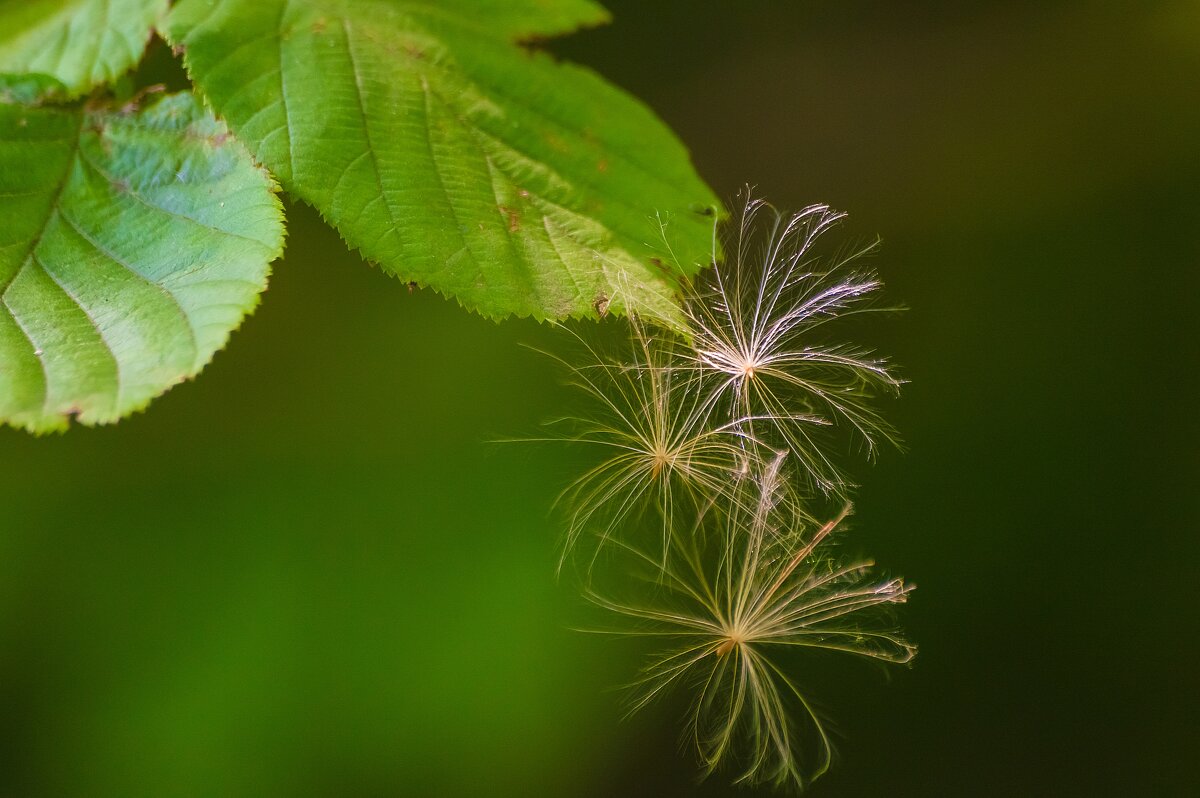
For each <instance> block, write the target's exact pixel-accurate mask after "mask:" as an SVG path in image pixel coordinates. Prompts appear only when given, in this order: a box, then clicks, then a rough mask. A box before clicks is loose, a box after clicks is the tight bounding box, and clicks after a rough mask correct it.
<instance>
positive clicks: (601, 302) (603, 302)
mask: <svg viewBox="0 0 1200 798" xmlns="http://www.w3.org/2000/svg"><path fill="white" fill-rule="evenodd" d="M608 304H609V299H608V294H606V293H604V292H603V291H598V292H597V293H596V298H595V299H593V300H592V309H593V310H595V311H596V315H598V316H600V317H601V318H603V317H604V316H607V315H608Z"/></svg>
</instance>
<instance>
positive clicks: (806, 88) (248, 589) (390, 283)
mask: <svg viewBox="0 0 1200 798" xmlns="http://www.w3.org/2000/svg"><path fill="white" fill-rule="evenodd" d="M609 5H610V7H611V8H612V10H613V11H614V13H615V15H616V18H617V22H616V24H615V25H614V26H612V27H610V28H607V29H603V30H598V31H591V32H587V33H584V34H581V35H579V36H576V37H573V38H572V39H570V40H566V41H563V42H558V43H555V44H554V50H555V51H556V52H559V53H561V54H562V55H563V56H564V57H569V58H572V59H574V60H578V61H582V62H584V63H587V64H590V65H592V66H594V67H595V68H597V69H598V70H600V71H601V72H603V73H604V74H605V75H607V76H609V77H610V78H612V79H613V80H615V81H617V82H618V83H620V84H622V85H624V86H626V87H627V88H629V89H630V90H631V91H633V92H635V93H636V94H637V95H639V96H640V97H642V98H643V99H645V100H646V101H647V102H648V103H649V104H650V105H651V106H652V107H654V108H655V109H656V110H657V111H658V112H659V113H660V114H661V115H662V116H663V117H664V118H665V119H666V120H667V121H668V122H669V123H670V124H671V125H672V126H673V127H674V128H675V129H676V130H677V131H678V132H679V134H680V136H681V137H682V138H683V139H684V140H685V141H686V142H688V143H689V145H690V146H691V148H692V152H693V154H694V157H695V161H696V164H697V166H698V168H699V170H700V172H701V174H702V175H704V176H705V177H706V178H707V179H708V180H709V181H710V182H711V184H712V185H713V186H714V188H716V189H717V191H718V192H719V193H720V194H722V195H723V196H732V195H733V194H734V192H736V191H737V189H738V188H739V187H740V186H742V185H743V184H744V183H747V182H748V183H752V184H755V185H756V186H757V191H758V193H759V195H761V196H764V197H767V198H769V199H771V200H773V201H774V202H776V203H777V204H779V205H781V206H785V207H798V206H801V205H804V204H808V203H811V202H815V201H824V202H829V203H831V204H833V205H835V206H836V207H839V208H842V209H845V210H848V211H850V212H851V214H852V215H851V218H850V221H849V222H848V223H847V225H846V228H845V230H846V232H847V233H848V234H850V235H853V236H860V237H870V236H873V235H875V234H879V235H880V236H882V237H883V239H884V249H883V253H882V255H881V256H880V257H879V258H877V260H876V265H877V266H878V268H879V269H880V270H881V271H882V273H883V275H884V277H885V279H886V281H887V282H888V285H889V294H890V297H891V298H893V299H896V300H899V301H903V302H905V303H907V304H908V305H909V306H910V307H911V311H910V312H909V313H907V314H905V315H904V316H903V317H901V318H900V319H898V320H887V321H885V320H880V321H879V322H878V323H877V324H875V323H874V322H872V324H873V325H874V326H870V327H867V328H864V329H863V330H862V334H863V336H864V337H865V338H866V339H868V340H871V341H875V342H877V343H879V344H880V345H881V346H882V347H883V348H885V349H886V350H887V351H889V352H892V353H894V354H895V356H896V359H897V360H898V361H899V362H900V363H902V364H903V366H904V373H905V375H906V376H907V377H909V378H910V379H911V380H912V385H911V386H910V387H909V389H908V390H907V392H906V395H905V398H904V400H903V401H902V402H900V403H898V404H897V405H895V407H894V408H892V415H893V417H894V418H895V420H896V422H897V423H898V425H899V426H900V427H901V428H902V429H903V430H904V431H905V433H906V437H907V440H908V443H909V447H910V451H909V453H908V454H906V455H903V456H901V455H898V454H888V455H886V456H885V457H884V458H883V460H882V462H881V463H880V464H879V466H878V467H876V468H875V469H873V470H869V471H867V470H864V472H863V475H862V481H863V483H864V488H863V490H862V493H861V498H860V500H859V503H858V516H857V519H856V530H855V533H854V536H853V538H851V539H849V540H848V541H847V544H846V545H848V546H851V547H853V548H855V549H856V550H861V551H864V552H869V553H870V554H872V555H873V556H875V557H876V558H877V559H878V560H879V561H880V562H881V563H882V564H883V565H884V566H886V567H887V569H888V570H889V571H892V572H895V573H903V574H905V575H907V576H909V577H910V578H912V579H913V580H914V581H915V582H916V583H917V584H919V585H920V589H919V590H918V591H917V593H916V595H915V598H914V600H913V602H912V603H911V605H910V606H909V607H908V608H907V610H906V612H905V614H904V620H905V623H906V626H907V628H908V629H909V630H910V632H911V634H912V635H913V637H914V638H915V639H916V640H917V641H919V642H920V644H921V646H922V650H921V655H920V657H919V658H918V660H917V663H916V665H915V667H914V668H913V669H912V670H905V671H901V672H898V673H896V674H894V678H892V679H891V680H890V681H889V680H886V679H884V678H882V677H881V676H880V675H879V674H878V673H877V672H875V671H873V670H871V669H869V668H862V667H853V666H849V665H847V664H846V663H842V662H840V661H836V660H834V661H829V662H820V663H816V664H814V670H813V672H812V674H810V675H811V677H812V679H811V680H810V682H809V683H810V686H811V688H812V690H813V691H814V692H815V693H816V694H817V695H819V696H822V697H824V698H825V702H824V703H825V704H826V705H827V706H828V707H829V709H830V711H831V712H832V713H833V715H834V716H835V717H836V718H837V719H838V720H839V727H840V730H841V732H842V734H843V739H842V741H841V743H840V746H839V747H840V750H841V754H842V756H841V761H840V763H839V765H838V767H837V769H836V770H835V771H834V772H833V773H832V774H831V775H829V776H828V777H827V778H826V779H824V780H822V781H821V782H819V783H818V786H817V788H816V789H815V790H814V792H813V794H814V795H824V796H873V795H884V794H886V795H889V796H965V795H972V796H974V795H985V796H1017V795H1021V796H1025V795H1039V796H1042V795H1044V796H1071V795H1080V796H1084V795H1086V796H1097V795H1105V796H1120V795H1151V796H1194V795H1200V775H1198V773H1197V767H1198V761H1197V760H1200V720H1198V718H1200V714H1198V713H1200V700H1198V698H1200V688H1198V680H1197V665H1196V662H1197V655H1198V654H1200V650H1198V647H1197V642H1196V640H1197V632H1198V631H1200V629H1198V627H1200V610H1198V609H1197V604H1196V595H1197V584H1198V581H1200V580H1198V577H1200V573H1198V570H1200V569H1198V567H1197V566H1198V561H1200V558H1198V554H1200V547H1198V543H1197V540H1198V534H1200V524H1198V521H1200V501H1198V494H1197V482H1198V478H1200V467H1198V458H1197V445H1198V444H1200V423H1198V421H1197V418H1198V416H1197V400H1198V399H1200V390H1198V384H1200V383H1198V380H1197V377H1196V371H1197V368H1198V367H1200V336H1198V335H1197V333H1198V332H1200V330H1198V325H1197V323H1196V311H1195V305H1196V302H1197V299H1198V297H1200V290H1198V289H1200V278H1198V276H1197V272H1198V269H1197V266H1198V265H1200V257H1198V256H1200V243H1198V240H1200V238H1198V233H1200V224H1198V222H1200V190H1197V180H1198V178H1200V157H1198V153H1197V142H1198V141H1200V6H1197V4H1196V3H1194V2H1111V3H1106V2H1092V3H1081V2H1028V3H1019V2H994V3H974V4H961V3H935V2H919V3H917V2H914V3H896V2H889V1H888V0H878V1H877V2H864V1H861V0H860V1H855V2H846V3H816V2H789V3H783V2H761V3H734V2H727V3H718V2H705V3H697V2H685V1H684V0H672V1H671V2H661V1H659V0H656V2H638V1H637V0H622V2H610V3H609ZM161 57H162V54H161V53H160V58H161ZM289 220H290V228H291V233H290V241H289V248H288V254H287V256H286V257H285V259H284V260H283V261H282V262H281V263H279V264H277V266H276V270H275V271H276V273H275V277H274V278H273V280H272V283H271V288H270V290H269V291H268V293H267V294H266V296H265V297H264V304H263V306H262V308H261V309H260V310H259V312H258V313H257V314H256V315H255V316H254V317H253V318H252V319H250V320H249V321H248V322H247V323H246V325H245V327H244V328H243V330H242V331H241V332H239V333H238V334H237V335H236V336H235V337H234V339H233V341H232V343H231V345H230V347H229V349H228V350H227V351H226V352H224V353H222V354H220V355H218V357H217V359H216V361H215V362H214V363H213V365H212V366H211V367H210V368H209V369H208V370H207V371H206V372H205V373H204V375H203V376H202V377H201V378H200V379H199V380H198V381H197V382H195V383H194V384H190V385H186V386H183V387H180V388H178V389H176V390H174V391H172V392H171V393H170V394H168V395H167V396H166V397H165V398H163V399H162V400H160V401H158V402H156V403H155V404H154V405H153V406H152V407H151V409H150V411H149V412H148V413H146V414H143V415H140V416H137V417H135V418H132V419H130V420H128V421H126V422H124V423H122V424H121V425H119V426H118V427H115V428H109V429H101V430H86V429H77V430H74V431H72V432H71V433H69V434H68V435H65V436H58V437H51V438H46V439H41V440H35V439H32V438H30V437H27V436H25V435H23V434H20V433H16V432H13V431H8V430H5V431H0V508H2V514H0V795H4V796H43V795H44V796H143V795H144V796H173V795H179V796H289V795H322V796H330V795H339V796H340V795H347V796H351V795H352V796H434V795H436V796H473V797H474V796H505V795H513V796H572V797H574V796H580V797H591V796H597V797H599V796H625V795H629V796H640V795H646V796H684V795H724V794H729V791H728V790H727V789H726V788H725V787H724V784H725V781H724V780H722V779H721V778H719V777H718V778H715V779H712V780H710V781H709V782H706V783H705V784H703V785H701V786H699V787H697V786H696V785H695V783H694V763H693V762H692V761H691V759H690V754H689V753H687V752H683V753H681V752H680V750H679V745H678V739H677V733H678V723H677V721H678V713H680V712H681V711H682V709H683V706H684V705H683V703H682V702H683V697H680V698H679V700H678V701H676V703H674V704H671V703H667V704H662V705H660V706H658V707H656V708H654V709H653V710H651V711H649V712H647V713H646V714H644V715H641V716H639V717H637V718H635V719H632V720H629V721H622V720H621V718H620V709H619V706H618V695H617V694H616V693H614V692H612V691H611V690H610V689H609V688H610V687H612V686H614V685H618V684H620V683H621V682H623V681H625V680H627V679H628V678H629V676H630V673H631V668H632V667H633V666H634V664H635V663H636V661H637V659H636V653H637V650H636V646H634V647H630V646H628V645H625V644H622V643H614V642H611V641H605V640H603V639H597V638H593V637H588V636H584V635H579V634H576V633H572V632H570V631H569V626H570V625H571V624H572V623H575V622H577V621H578V619H579V618H580V617H581V607H580V606H579V603H578V600H577V599H576V598H575V594H574V592H573V590H572V586H571V585H570V584H561V585H556V583H555V581H554V578H553V571H554V562H555V545H556V540H557V534H558V530H557V527H556V525H555V523H554V521H553V520H552V518H551V517H550V516H549V515H548V507H549V505H550V502H551V501H552V498H553V496H554V494H555V493H556V491H557V489H558V488H559V487H560V486H561V485H562V484H563V483H564V482H565V481H566V480H567V479H568V478H569V477H570V476H571V474H572V473H573V469H574V468H576V467H577V462H576V461H575V460H574V459H573V458H572V456H571V455H570V453H568V452H564V451H561V450H558V449H555V448H553V447H550V448H542V447H537V446H527V445H497V444H489V443H487V441H488V440H489V439H494V438H497V437H502V436H509V435H514V434H522V433H528V432H530V431H533V430H534V429H535V428H536V425H537V422H538V421H539V420H541V419H543V418H545V417H547V416H551V415H554V414H556V413H560V412H562V411H563V410H564V409H565V408H568V407H569V402H570V401H571V400H570V398H569V396H568V395H567V394H566V393H564V392H563V390H562V389H561V388H560V387H559V386H558V384H557V381H556V374H555V371H554V369H553V368H552V367H551V366H550V364H549V363H548V362H547V361H546V360H544V359H543V358H540V357H539V356H537V355H535V354H532V353H530V352H529V351H527V350H524V349H522V348H520V347H519V344H520V343H522V342H525V343H533V344H537V345H541V346H553V345H554V342H555V340H556V338H555V336H553V335H552V334H551V333H550V332H549V331H548V330H547V329H545V328H538V327H537V326H536V325H533V324H530V323H510V324H505V325H503V326H495V325H492V324H490V323H487V322H484V321H482V320H480V319H478V318H476V317H473V316H470V315H467V314H466V313H464V312H462V311H461V310H459V309H458V308H457V307H455V306H454V305H453V304H452V303H450V302H446V301H443V300H442V299H440V298H438V297H437V296H434V295H429V294H425V293H421V292H418V293H416V294H411V295H410V294H409V292H408V290H407V289H406V288H405V287H404V286H403V284H401V283H400V282H398V281H396V280H392V279H389V278H386V277H384V276H382V275H381V274H380V273H379V272H377V271H375V270H372V269H369V268H367V267H365V266H363V265H361V264H360V263H359V262H358V260H357V258H355V257H354V256H352V255H350V254H348V253H346V251H345V250H344V248H343V247H342V245H341V244H340V243H339V241H338V239H337V236H336V235H335V234H334V233H332V232H331V231H329V230H327V229H324V228H322V227H321V225H320V224H319V222H318V219H317V218H316V216H315V214H313V213H311V212H309V211H306V210H305V209H302V208H290V209H289ZM818 677H819V678H818ZM739 794H749V793H746V792H742V793H739ZM764 794H766V793H765V792H764Z"/></svg>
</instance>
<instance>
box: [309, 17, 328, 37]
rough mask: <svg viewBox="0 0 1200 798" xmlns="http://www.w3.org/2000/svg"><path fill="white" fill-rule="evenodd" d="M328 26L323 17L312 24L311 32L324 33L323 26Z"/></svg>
mask: <svg viewBox="0 0 1200 798" xmlns="http://www.w3.org/2000/svg"><path fill="white" fill-rule="evenodd" d="M328 24H329V20H327V19H325V17H319V18H318V19H317V21H316V22H314V23H313V24H312V32H313V33H324V32H325V26H326V25H328Z"/></svg>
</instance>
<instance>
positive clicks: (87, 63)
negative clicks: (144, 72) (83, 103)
mask: <svg viewBox="0 0 1200 798" xmlns="http://www.w3.org/2000/svg"><path fill="white" fill-rule="evenodd" d="M166 10H167V0H0V72H9V73H14V74H29V73H40V74H44V75H50V76H52V77H55V78H57V79H58V80H59V81H61V82H62V83H63V85H65V86H66V87H67V90H68V91H69V92H70V94H71V96H79V95H82V94H86V93H87V92H88V91H90V90H91V89H92V88H93V87H94V86H99V85H101V84H104V83H111V82H112V81H114V80H116V79H117V78H118V77H120V76H121V75H122V74H124V73H125V72H127V71H128V70H130V69H132V68H133V67H134V65H136V64H137V62H138V61H139V60H141V57H142V53H143V52H144V51H145V49H146V44H147V42H148V41H149V40H150V32H151V30H152V29H153V26H154V24H155V23H156V22H157V21H158V20H159V19H160V18H161V17H162V15H163V14H164V13H166Z"/></svg>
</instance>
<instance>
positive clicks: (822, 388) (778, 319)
mask: <svg viewBox="0 0 1200 798" xmlns="http://www.w3.org/2000/svg"><path fill="white" fill-rule="evenodd" d="M844 216H845V214H841V213H838V212H835V211H831V210H830V209H829V208H828V207H827V206H824V205H814V206H811V207H809V208H806V209H805V210H803V211H800V212H799V213H796V214H793V215H791V216H785V215H783V214H781V213H779V212H777V211H775V210H774V209H773V208H770V206H768V205H766V204H765V203H763V202H761V201H759V200H754V199H749V198H747V199H746V204H745V208H744V211H743V213H742V216H741V220H740V224H739V225H738V227H737V229H736V233H735V235H734V237H733V240H732V241H731V242H730V243H729V244H727V245H726V247H725V251H726V252H727V253H729V259H728V260H727V261H726V262H724V263H719V262H718V263H714V265H713V268H712V269H711V270H710V271H709V272H708V273H707V274H706V276H705V277H703V278H702V279H700V280H699V281H698V282H697V283H696V284H695V285H694V286H693V287H692V291H691V292H690V294H689V296H688V297H687V298H686V302H685V312H686V315H687V317H688V319H689V322H690V324H691V327H692V336H693V344H694V351H693V353H692V365H693V367H694V369H695V372H696V375H697V379H698V381H699V382H700V383H701V385H702V386H703V388H702V390H703V391H705V393H706V395H707V397H708V398H707V401H708V403H709V404H710V405H711V407H712V408H713V410H714V412H718V413H725V414H729V415H732V416H735V417H740V418H746V419H752V420H753V421H752V422H751V423H750V424H748V427H749V428H750V429H752V430H753V434H755V435H756V436H759V437H762V438H764V439H767V440H769V441H772V442H777V443H778V444H779V445H782V446H784V447H786V448H788V449H790V450H791V451H792V453H793V455H794V456H795V458H796V460H797V462H798V463H799V465H800V467H801V470H802V472H803V475H804V476H805V478H806V479H807V481H808V482H809V483H810V484H811V485H812V486H814V487H816V488H818V489H819V490H820V491H821V492H823V493H826V494H834V495H844V494H845V492H846V490H847V489H848V488H849V487H850V484H849V481H848V480H847V479H846V477H845V476H844V475H843V472H842V470H841V469H840V468H839V467H838V466H837V465H836V464H835V463H834V461H833V460H832V459H831V458H830V456H829V455H828V453H827V449H828V443H827V441H828V437H829V435H828V432H829V431H830V430H831V429H832V428H836V427H842V428H847V429H849V430H850V431H851V432H852V433H853V435H854V437H856V438H857V439H858V440H859V441H860V442H861V443H862V444H863V445H864V446H865V448H866V449H867V451H868V453H869V454H873V453H874V450H875V447H876V446H877V445H878V443H879V442H880V441H890V442H893V443H895V442H896V440H897V437H896V433H895V431H894V430H893V429H892V427H891V426H890V425H889V424H888V423H887V422H886V421H885V420H884V419H883V418H882V417H881V416H880V415H879V413H878V412H877V411H876V410H875V408H874V407H873V406H872V401H873V400H874V399H875V397H877V396H878V395H880V394H884V393H894V392H895V391H897V390H898V389H899V387H900V385H901V383H902V381H901V380H900V379H898V378H897V377H896V376H895V375H894V374H893V373H892V372H891V369H890V367H889V365H888V364H887V362H886V361H885V360H883V359H881V358H877V357H875V356H874V355H873V354H872V353H871V352H870V351H868V350H865V349H861V348H858V347H853V346H849V345H845V344H829V343H827V342H825V341H824V339H823V332H824V330H822V329H821V328H822V327H825V326H826V325H827V324H829V323H830V322H833V321H836V320H838V319H841V318H846V317H848V316H852V315H856V314H859V313H864V312H868V311H875V310H879V309H880V308H878V307H877V306H875V305H874V304H873V301H874V297H875V294H876V293H877V292H878V290H879V288H880V286H881V283H880V281H879V280H878V278H877V277H876V276H875V275H874V274H873V273H872V272H870V271H867V270H864V269H861V268H860V267H859V266H858V265H857V261H858V260H859V259H860V257H861V256H862V255H864V254H866V253H867V252H869V251H870V249H871V247H868V248H865V249H862V250H858V251H849V252H842V253H840V254H836V255H834V256H832V257H827V256H822V255H820V254H818V252H817V244H818V241H819V239H820V238H821V236H822V235H824V234H825V233H826V232H828V231H829V230H830V229H831V228H833V227H834V226H835V225H836V224H837V223H838V222H839V221H840V220H841V219H842V218H844ZM822 428H824V430H825V432H824V434H823V433H822Z"/></svg>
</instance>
